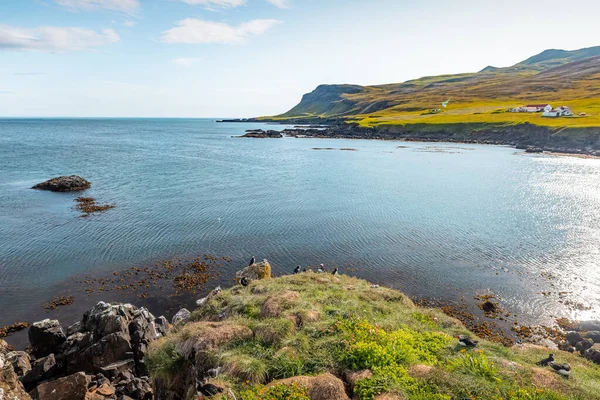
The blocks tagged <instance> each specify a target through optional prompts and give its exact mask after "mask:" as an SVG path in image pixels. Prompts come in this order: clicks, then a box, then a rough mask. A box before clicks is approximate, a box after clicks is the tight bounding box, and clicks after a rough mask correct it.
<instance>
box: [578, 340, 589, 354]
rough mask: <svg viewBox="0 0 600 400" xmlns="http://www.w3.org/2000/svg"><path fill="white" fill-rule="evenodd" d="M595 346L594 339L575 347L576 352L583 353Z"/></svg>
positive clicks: (582, 341)
mask: <svg viewBox="0 0 600 400" xmlns="http://www.w3.org/2000/svg"><path fill="white" fill-rule="evenodd" d="M593 346H594V341H593V340H592V339H583V340H581V341H579V342H577V344H576V345H575V350H577V351H579V352H581V353H583V352H584V351H586V350H587V349H591V348H592V347H593Z"/></svg>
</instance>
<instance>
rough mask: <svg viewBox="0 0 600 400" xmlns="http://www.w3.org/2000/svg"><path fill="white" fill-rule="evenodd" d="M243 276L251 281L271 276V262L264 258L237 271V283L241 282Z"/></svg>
mask: <svg viewBox="0 0 600 400" xmlns="http://www.w3.org/2000/svg"><path fill="white" fill-rule="evenodd" d="M242 278H246V279H248V280H249V281H257V280H260V279H270V278H271V264H269V262H268V261H267V260H262V261H261V262H259V263H254V264H252V265H249V266H248V267H246V268H244V269H243V270H241V271H238V272H236V274H235V279H236V281H237V283H240V281H241V280H242Z"/></svg>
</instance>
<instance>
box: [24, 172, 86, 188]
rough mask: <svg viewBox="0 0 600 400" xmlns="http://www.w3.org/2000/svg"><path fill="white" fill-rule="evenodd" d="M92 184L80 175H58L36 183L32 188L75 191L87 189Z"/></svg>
mask: <svg viewBox="0 0 600 400" xmlns="http://www.w3.org/2000/svg"><path fill="white" fill-rule="evenodd" d="M90 186H92V184H91V183H90V182H89V181H86V180H85V179H83V178H82V177H80V176H77V175H71V176H59V177H58V178H52V179H49V180H47V181H46V182H42V183H38V184H37V185H35V186H34V187H32V189H37V190H49V191H51V192H76V191H81V190H86V189H89V188H90Z"/></svg>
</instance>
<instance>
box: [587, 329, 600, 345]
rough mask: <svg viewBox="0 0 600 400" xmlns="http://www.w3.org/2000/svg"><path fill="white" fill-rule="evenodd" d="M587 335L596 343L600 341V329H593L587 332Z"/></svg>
mask: <svg viewBox="0 0 600 400" xmlns="http://www.w3.org/2000/svg"><path fill="white" fill-rule="evenodd" d="M585 337H586V338H588V339H592V340H593V341H594V343H600V332H599V331H591V332H588V333H586V334H585Z"/></svg>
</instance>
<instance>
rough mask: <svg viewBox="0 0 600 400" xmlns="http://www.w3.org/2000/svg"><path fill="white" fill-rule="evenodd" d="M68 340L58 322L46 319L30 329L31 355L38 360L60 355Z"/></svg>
mask: <svg viewBox="0 0 600 400" xmlns="http://www.w3.org/2000/svg"><path fill="white" fill-rule="evenodd" d="M66 339H67V338H66V336H65V333H64V332H63V329H62V326H60V323H59V322H58V321H56V320H49V319H45V320H43V321H39V322H35V323H34V324H33V325H31V326H30V327H29V344H30V345H31V354H33V355H34V356H35V357H36V358H38V357H45V356H47V355H49V354H50V353H58V350H59V349H60V346H61V345H62V344H63V343H64V342H65V340H66Z"/></svg>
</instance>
